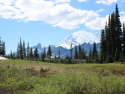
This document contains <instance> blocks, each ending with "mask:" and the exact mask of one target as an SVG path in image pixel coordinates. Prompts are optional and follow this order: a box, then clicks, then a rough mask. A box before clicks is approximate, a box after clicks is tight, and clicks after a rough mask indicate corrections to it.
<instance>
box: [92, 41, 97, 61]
mask: <svg viewBox="0 0 125 94" xmlns="http://www.w3.org/2000/svg"><path fill="white" fill-rule="evenodd" d="M95 57H97V49H96V43H95V42H94V46H93V50H92V59H95Z"/></svg>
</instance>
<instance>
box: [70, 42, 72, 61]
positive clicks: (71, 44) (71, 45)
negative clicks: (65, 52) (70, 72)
mask: <svg viewBox="0 0 125 94" xmlns="http://www.w3.org/2000/svg"><path fill="white" fill-rule="evenodd" d="M70 53H71V59H72V43H71V45H70Z"/></svg>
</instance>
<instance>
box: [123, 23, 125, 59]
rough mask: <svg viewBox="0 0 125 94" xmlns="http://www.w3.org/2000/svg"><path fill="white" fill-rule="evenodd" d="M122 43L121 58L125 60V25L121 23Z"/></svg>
mask: <svg viewBox="0 0 125 94" xmlns="http://www.w3.org/2000/svg"><path fill="white" fill-rule="evenodd" d="M122 42H123V56H124V58H125V25H124V23H123V40H122Z"/></svg>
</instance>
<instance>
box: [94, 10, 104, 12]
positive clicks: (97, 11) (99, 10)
mask: <svg viewBox="0 0 125 94" xmlns="http://www.w3.org/2000/svg"><path fill="white" fill-rule="evenodd" d="M101 11H105V10H104V9H100V10H97V11H96V12H101Z"/></svg>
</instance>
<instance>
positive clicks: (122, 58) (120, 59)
mask: <svg viewBox="0 0 125 94" xmlns="http://www.w3.org/2000/svg"><path fill="white" fill-rule="evenodd" d="M119 62H121V63H124V56H123V53H120V58H119Z"/></svg>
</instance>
